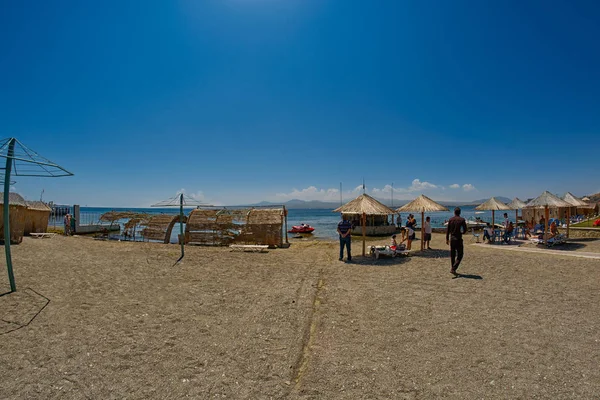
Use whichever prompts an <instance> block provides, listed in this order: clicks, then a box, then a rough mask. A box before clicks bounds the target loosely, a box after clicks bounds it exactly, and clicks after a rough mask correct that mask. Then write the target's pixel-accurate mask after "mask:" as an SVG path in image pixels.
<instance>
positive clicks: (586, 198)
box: [581, 196, 590, 201]
mask: <svg viewBox="0 0 600 400" xmlns="http://www.w3.org/2000/svg"><path fill="white" fill-rule="evenodd" d="M581 200H583V201H590V198H589V197H587V196H585V197H582V198H581Z"/></svg>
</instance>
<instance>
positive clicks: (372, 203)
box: [333, 193, 394, 257]
mask: <svg viewBox="0 0 600 400" xmlns="http://www.w3.org/2000/svg"><path fill="white" fill-rule="evenodd" d="M333 212H339V213H342V214H350V215H360V216H361V226H362V236H363V246H362V255H363V257H364V256H365V245H366V224H367V215H386V216H387V215H393V214H394V210H392V209H391V208H389V207H388V206H386V205H385V204H382V203H381V202H379V201H378V200H376V199H374V198H373V197H371V196H369V195H368V194H366V193H363V194H361V195H360V196H358V197H357V198H355V199H354V200H351V201H349V202H348V203H346V204H344V205H343V206H340V207H338V208H336V209H335V210H333Z"/></svg>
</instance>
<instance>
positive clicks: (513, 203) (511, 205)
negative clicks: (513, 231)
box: [507, 197, 527, 226]
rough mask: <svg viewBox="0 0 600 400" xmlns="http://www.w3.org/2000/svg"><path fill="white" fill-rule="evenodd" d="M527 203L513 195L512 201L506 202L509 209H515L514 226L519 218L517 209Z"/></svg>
mask: <svg viewBox="0 0 600 400" xmlns="http://www.w3.org/2000/svg"><path fill="white" fill-rule="evenodd" d="M526 204H527V203H525V202H524V201H523V200H521V199H519V198H518V197H515V198H514V199H512V201H511V202H510V203H508V204H507V205H508V207H509V208H510V209H511V210H515V226H516V225H517V223H518V219H519V210H521V209H522V208H523V207H525V205H526Z"/></svg>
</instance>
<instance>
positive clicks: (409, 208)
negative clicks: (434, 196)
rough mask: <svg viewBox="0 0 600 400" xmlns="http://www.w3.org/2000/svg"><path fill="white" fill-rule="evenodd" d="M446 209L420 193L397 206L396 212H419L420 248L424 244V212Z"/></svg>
mask: <svg viewBox="0 0 600 400" xmlns="http://www.w3.org/2000/svg"><path fill="white" fill-rule="evenodd" d="M435 211H448V209H447V208H446V207H444V206H443V205H441V204H439V203H436V202H435V201H433V200H431V199H430V198H429V197H427V196H425V195H424V194H422V195H420V196H419V197H417V198H416V199H414V200H413V201H411V202H410V203H408V204H405V205H403V206H402V207H400V208H398V209H397V210H396V212H421V250H423V248H424V246H425V242H424V229H425V221H424V220H425V212H435Z"/></svg>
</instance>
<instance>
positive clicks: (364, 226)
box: [362, 213, 367, 257]
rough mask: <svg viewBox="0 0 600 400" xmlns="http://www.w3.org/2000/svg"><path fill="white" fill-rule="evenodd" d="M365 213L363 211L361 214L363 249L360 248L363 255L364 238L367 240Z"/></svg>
mask: <svg viewBox="0 0 600 400" xmlns="http://www.w3.org/2000/svg"><path fill="white" fill-rule="evenodd" d="M366 225H367V214H365V213H363V215H362V234H363V249H362V255H363V257H364V256H365V254H366V253H365V246H366V240H367V227H366Z"/></svg>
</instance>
